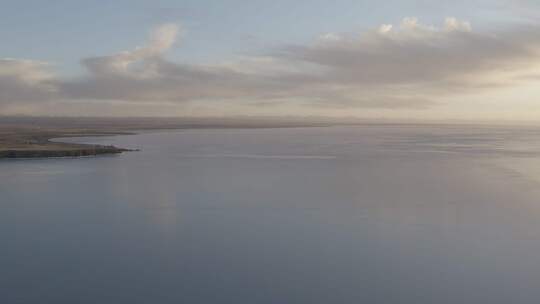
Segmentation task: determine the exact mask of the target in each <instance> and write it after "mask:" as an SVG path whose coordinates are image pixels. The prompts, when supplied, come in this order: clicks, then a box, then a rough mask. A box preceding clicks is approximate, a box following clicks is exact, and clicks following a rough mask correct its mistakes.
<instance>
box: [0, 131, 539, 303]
mask: <svg viewBox="0 0 540 304" xmlns="http://www.w3.org/2000/svg"><path fill="white" fill-rule="evenodd" d="M66 140H69V141H76V142H91V143H99V144H106V145H108V144H114V145H117V146H120V147H126V148H140V149H141V151H140V152H131V153H125V154H122V155H117V156H99V157H90V158H73V159H39V160H10V161H1V162H0V180H1V181H2V182H1V183H0V244H1V247H0V248H1V251H0V269H1V274H2V275H1V276H0V303H83V304H84V303H89V304H90V303H100V304H103V303H114V304H118V303H130V304H132V303H310V304H314V303H415V304H418V303H538V300H539V299H540V290H539V289H538V282H539V281H540V254H539V252H540V191H539V189H540V187H539V185H540V184H539V183H540V129H534V128H510V127H508V128H501V127H497V128H496V127H471V126H399V125H395V126H390V125H389V126H375V125H372V126H358V127H329V128H294V129H249V130H180V131H163V132H143V133H141V134H138V135H130V136H115V137H96V138H78V139H77V138H75V139H73V138H72V139H66Z"/></svg>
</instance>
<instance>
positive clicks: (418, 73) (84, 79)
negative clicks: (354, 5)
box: [0, 18, 540, 109]
mask: <svg viewBox="0 0 540 304" xmlns="http://www.w3.org/2000/svg"><path fill="white" fill-rule="evenodd" d="M181 32H182V30H181V28H180V27H179V26H177V25H174V24H166V25H162V26H159V27H158V28H156V29H155V30H154V31H153V32H151V34H150V37H149V39H148V42H147V43H146V45H144V46H142V47H137V48H135V49H133V50H130V51H124V52H120V53H117V54H113V55H107V56H100V57H91V58H85V59H83V60H82V61H81V63H82V65H83V66H84V67H85V69H86V74H85V75H81V76H78V77H72V78H68V79H63V78H60V77H55V76H54V75H52V74H50V73H48V72H47V68H48V67H47V65H46V64H44V63H40V62H34V61H20V60H4V61H0V89H1V90H0V103H8V102H18V101H20V100H29V101H36V102H37V101H38V100H40V99H45V100H50V99H51V98H53V97H54V98H57V99H59V100H62V101H63V102H87V101H94V102H95V101H99V103H106V102H110V103H121V104H122V105H126V104H129V103H132V104H145V105H148V104H151V103H154V104H156V105H158V106H159V105H165V104H167V105H184V104H188V103H194V102H198V103H203V102H204V103H207V104H211V103H212V102H216V101H219V103H216V104H219V105H223V104H224V102H225V103H226V102H230V103H234V104H242V103H244V104H246V105H253V104H259V105H264V106H265V107H271V105H272V104H274V103H275V104H279V105H280V106H282V105H283V104H284V103H290V104H295V105H301V106H304V107H307V108H310V107H311V108H314V107H320V108H366V109H426V108H430V107H434V106H436V105H437V104H438V103H440V102H442V101H441V99H442V98H441V96H442V97H444V99H445V100H446V99H448V97H451V96H460V95H464V94H481V93H482V92H483V91H485V90H492V89H493V88H500V87H504V86H512V85H515V84H516V83H518V82H520V81H525V80H526V79H528V80H530V79H532V77H527V75H531V74H535V73H536V72H535V71H536V70H537V68H538V65H540V35H539V34H540V29H539V28H537V27H535V26H531V25H527V26H516V27H513V28H507V29H506V30H499V31H497V32H494V33H485V32H476V31H474V29H473V27H472V26H471V24H470V23H469V22H466V21H462V20H458V19H456V18H446V20H444V21H443V23H442V24H441V25H439V26H433V25H426V24H423V23H421V22H420V21H419V20H418V19H417V18H404V19H403V20H402V21H401V23H399V24H397V25H396V24H383V25H381V26H379V27H375V28H373V29H371V30H367V31H364V32H361V33H354V34H340V33H326V34H323V35H321V36H320V37H319V38H318V39H317V40H316V41H314V42H313V43H311V44H292V45H285V46H282V47H279V48H277V49H273V50H263V51H262V52H261V54H258V55H253V56H246V57H240V58H235V59H233V60H228V61H224V62H221V63H218V64H207V65H205V64H188V63H181V62H172V61H170V60H168V59H167V56H166V53H167V51H168V50H169V49H170V48H171V47H173V45H174V44H175V43H176V42H177V37H178V36H179V34H180V33H181ZM536 62H538V64H536Z"/></svg>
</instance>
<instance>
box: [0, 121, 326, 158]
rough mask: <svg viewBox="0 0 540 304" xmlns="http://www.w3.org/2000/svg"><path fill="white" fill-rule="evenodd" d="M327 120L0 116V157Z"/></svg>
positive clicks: (113, 150)
mask: <svg viewBox="0 0 540 304" xmlns="http://www.w3.org/2000/svg"><path fill="white" fill-rule="evenodd" d="M328 125H329V124H327V123H308V122H291V121H281V120H262V121H261V120H249V119H212V120H210V119H157V118H155V119H148V118H147V119H134V118H53V117H0V159H10V158H49V157H79V156H93V155H102V154H120V153H123V152H129V151H137V150H136V149H135V150H133V149H125V148H121V147H115V146H103V145H91V144H74V143H64V142H61V141H51V140H52V139H54V138H66V137H86V136H109V135H129V134H134V132H136V131H140V130H158V129H209V128H291V127H316V126H319V127H320V126H328Z"/></svg>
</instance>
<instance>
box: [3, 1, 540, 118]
mask: <svg viewBox="0 0 540 304" xmlns="http://www.w3.org/2000/svg"><path fill="white" fill-rule="evenodd" d="M111 2H114V3H105V2H103V3H100V4H97V3H93V1H92V2H90V1H84V2H82V1H80V2H79V1H17V2H12V1H0V6H1V9H0V24H1V26H0V37H1V38H2V41H3V43H1V44H0V114H4V115H10V114H27V115H62V116H64V115H76V116H228V115H264V116H279V115H287V116H312V115H315V116H333V117H340V116H347V117H359V118H399V119H403V118H413V119H430V120H431V119H466V120H535V119H537V118H539V117H540V21H538V22H537V20H540V3H539V2H537V1H533V0H531V1H527V0H522V1H519V0H491V1H460V0H458V1H451V2H450V1H426V0H399V1H367V0H364V1H359V0H357V1H354V0H341V1H332V2H329V1H318V0H317V1H312V0H310V1H307V0H305V1H284V0H279V1H272V2H269V1H254V0H251V1H247V0H246V1H241V0H234V1H202V0H199V1H195V0H193V1H130V0H125V1H111ZM291 2H292V3H291Z"/></svg>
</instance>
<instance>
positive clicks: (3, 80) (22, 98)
mask: <svg viewBox="0 0 540 304" xmlns="http://www.w3.org/2000/svg"><path fill="white" fill-rule="evenodd" d="M47 68H48V64H47V63H44V62H39V61H32V60H22V59H11V58H4V59H0V105H2V104H8V103H28V102H36V101H42V100H48V99H50V98H51V97H52V96H53V95H54V94H55V91H56V87H55V86H54V85H53V84H52V81H53V79H54V77H53V74H52V73H50V72H49V71H48V70H47Z"/></svg>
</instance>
